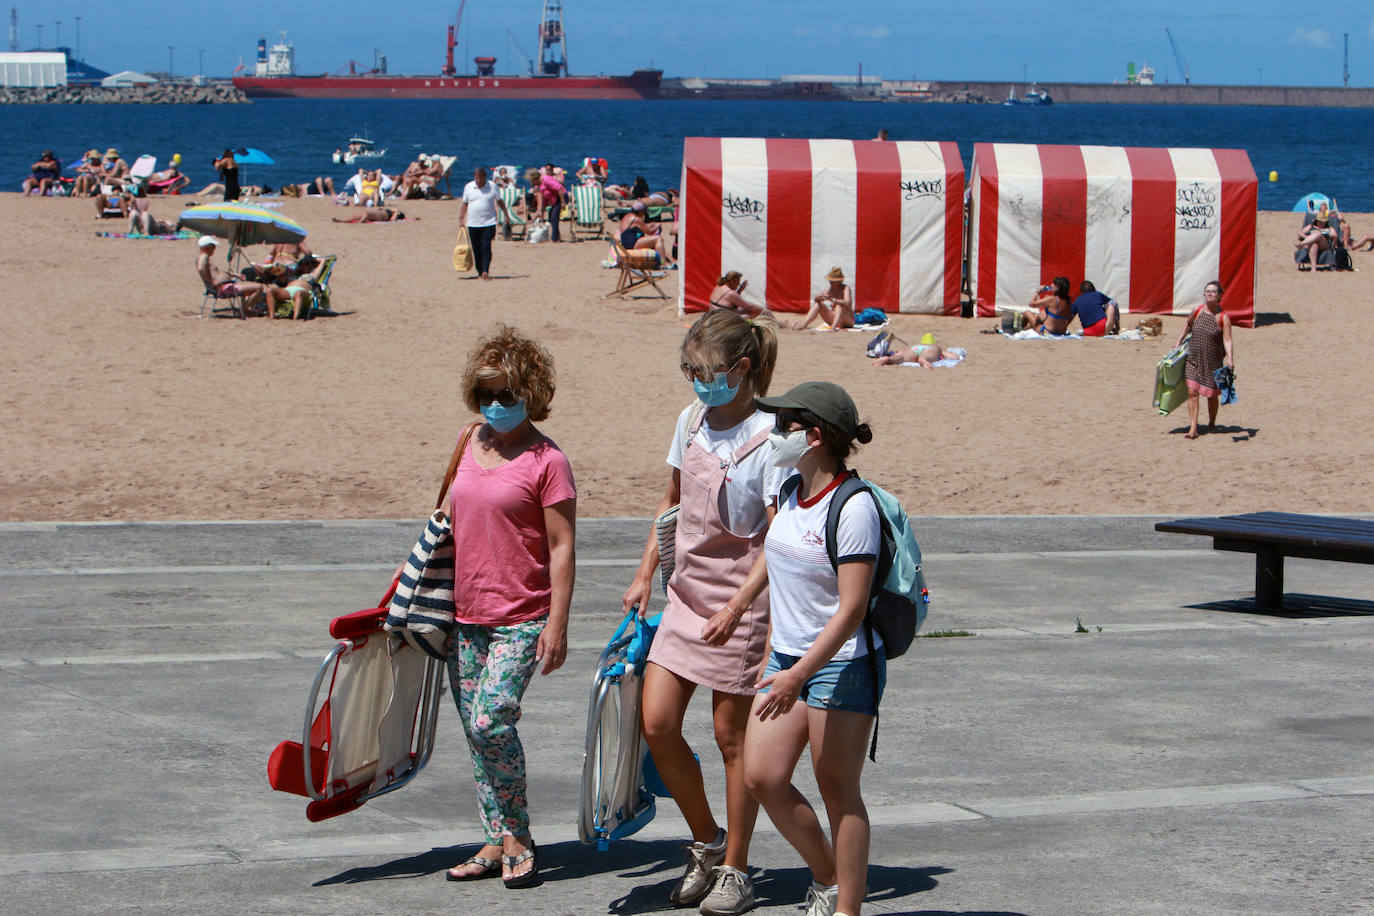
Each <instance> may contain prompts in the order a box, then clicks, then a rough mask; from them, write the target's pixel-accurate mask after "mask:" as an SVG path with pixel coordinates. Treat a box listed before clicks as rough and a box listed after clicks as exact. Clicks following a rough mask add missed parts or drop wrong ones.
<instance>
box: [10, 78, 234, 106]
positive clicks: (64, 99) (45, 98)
mask: <svg viewBox="0 0 1374 916" xmlns="http://www.w3.org/2000/svg"><path fill="white" fill-rule="evenodd" d="M246 104H250V99H249V98H248V96H246V95H244V94H243V90H241V89H237V88H235V87H234V86H232V85H230V84H227V83H209V84H207V85H204V86H196V85H194V84H192V83H153V84H151V85H148V86H133V87H129V88H113V87H111V88H106V87H104V86H51V87H28V86H25V87H6V88H3V89H0V105H246Z"/></svg>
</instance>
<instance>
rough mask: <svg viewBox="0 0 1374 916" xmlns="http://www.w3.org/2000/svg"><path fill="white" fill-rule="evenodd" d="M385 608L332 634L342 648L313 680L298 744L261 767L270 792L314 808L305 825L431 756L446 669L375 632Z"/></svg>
mask: <svg viewBox="0 0 1374 916" xmlns="http://www.w3.org/2000/svg"><path fill="white" fill-rule="evenodd" d="M393 588H394V586H393ZM390 599H391V595H390V593H388V594H387V596H386V598H384V599H383V600H382V602H381V604H380V605H379V606H378V607H375V608H370V609H368V610H365V611H358V612H356V613H353V614H346V615H344V616H343V617H336V618H335V619H334V620H333V621H332V622H331V623H330V624H329V634H330V635H331V636H333V637H334V638H335V639H337V640H339V643H338V645H336V646H334V648H333V649H331V650H330V651H329V654H327V655H326V656H325V658H324V662H323V663H322V664H321V665H320V668H319V671H318V672H317V673H316V675H315V682H314V684H313V685H312V686H311V688H310V693H309V696H308V698H307V700H306V707H305V725H304V729H303V731H302V733H301V740H300V741H283V742H282V743H281V744H279V745H277V747H276V749H275V750H273V751H272V755H271V757H270V758H269V759H268V762H267V781H268V783H269V784H270V785H271V786H272V788H274V789H276V790H277V791H278V792H290V793H292V794H294V795H303V796H306V797H307V798H309V799H311V801H310V803H309V804H308V805H306V808H305V816H306V818H307V819H309V820H311V821H322V820H324V819H326V818H330V817H335V816H337V815H340V814H346V813H348V812H349V811H354V810H356V809H358V808H360V807H362V806H363V804H365V803H366V802H367V801H369V800H370V799H373V798H376V797H377V796H378V795H383V794H385V793H387V792H393V791H395V790H396V789H399V788H400V787H401V786H403V785H405V784H406V783H408V782H410V781H411V780H412V779H414V778H415V776H416V775H417V774H418V773H419V772H420V770H421V769H423V768H424V766H425V764H426V763H428V762H429V756H430V753H431V752H432V751H433V750H434V733H435V724H436V722H437V719H438V714H439V701H440V699H441V698H442V696H443V691H444V676H445V665H444V663H443V662H441V661H439V660H438V659H436V658H432V657H431V656H429V655H428V654H426V653H425V652H422V651H421V650H419V649H417V648H415V647H414V646H413V645H412V644H411V643H409V642H406V641H405V640H404V639H402V638H401V637H400V636H397V635H393V634H390V633H387V632H386V631H385V630H384V629H383V628H382V627H383V624H384V623H385V622H386V616H387V604H388V602H389V601H390ZM326 681H328V683H329V688H328V691H327V694H326V697H325V699H324V700H323V702H321V701H320V689H321V687H323V686H324V684H325V682H326Z"/></svg>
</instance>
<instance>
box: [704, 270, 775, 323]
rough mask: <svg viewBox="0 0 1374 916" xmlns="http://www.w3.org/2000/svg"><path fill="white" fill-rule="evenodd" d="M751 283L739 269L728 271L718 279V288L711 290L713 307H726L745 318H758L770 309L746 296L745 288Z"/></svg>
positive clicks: (710, 298)
mask: <svg viewBox="0 0 1374 916" xmlns="http://www.w3.org/2000/svg"><path fill="white" fill-rule="evenodd" d="M748 285H749V281H748V280H745V279H744V278H743V275H742V274H740V272H739V271H738V270H732V271H729V272H728V273H726V275H725V276H723V277H721V278H720V279H719V280H718V281H716V288H715V289H713V290H711V295H710V297H709V299H708V301H709V302H710V304H711V308H713V309H725V310H726V311H728V312H736V313H738V314H740V315H743V316H744V317H745V318H756V317H758V316H759V315H762V314H763V313H764V312H766V311H768V309H767V308H765V307H764V306H761V305H755V304H754V303H752V302H750V301H749V300H748V299H745V298H744V288H745V287H746V286H748Z"/></svg>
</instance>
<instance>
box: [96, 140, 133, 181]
mask: <svg viewBox="0 0 1374 916" xmlns="http://www.w3.org/2000/svg"><path fill="white" fill-rule="evenodd" d="M100 175H101V177H102V178H104V179H105V180H106V181H120V180H122V179H124V178H127V177H128V175H129V163H127V162H125V161H124V160H123V159H121V158H120V156H119V150H117V149H115V148H114V147H113V146H112V147H110V148H109V149H107V150H105V158H104V159H102V160H101V162H100Z"/></svg>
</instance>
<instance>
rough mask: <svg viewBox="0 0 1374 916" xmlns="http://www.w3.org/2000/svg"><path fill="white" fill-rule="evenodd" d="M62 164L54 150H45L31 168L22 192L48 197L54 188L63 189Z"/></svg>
mask: <svg viewBox="0 0 1374 916" xmlns="http://www.w3.org/2000/svg"><path fill="white" fill-rule="evenodd" d="M61 184H62V163H61V162H58V161H57V157H56V156H54V155H53V153H52V150H50V149H45V150H43V155H41V156H39V157H38V161H37V162H35V163H34V164H33V165H31V166H30V167H29V177H28V178H25V179H24V184H23V187H22V190H23V192H24V193H25V194H38V195H40V196H47V195H48V194H49V193H51V192H52V189H53V188H54V187H61Z"/></svg>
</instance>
